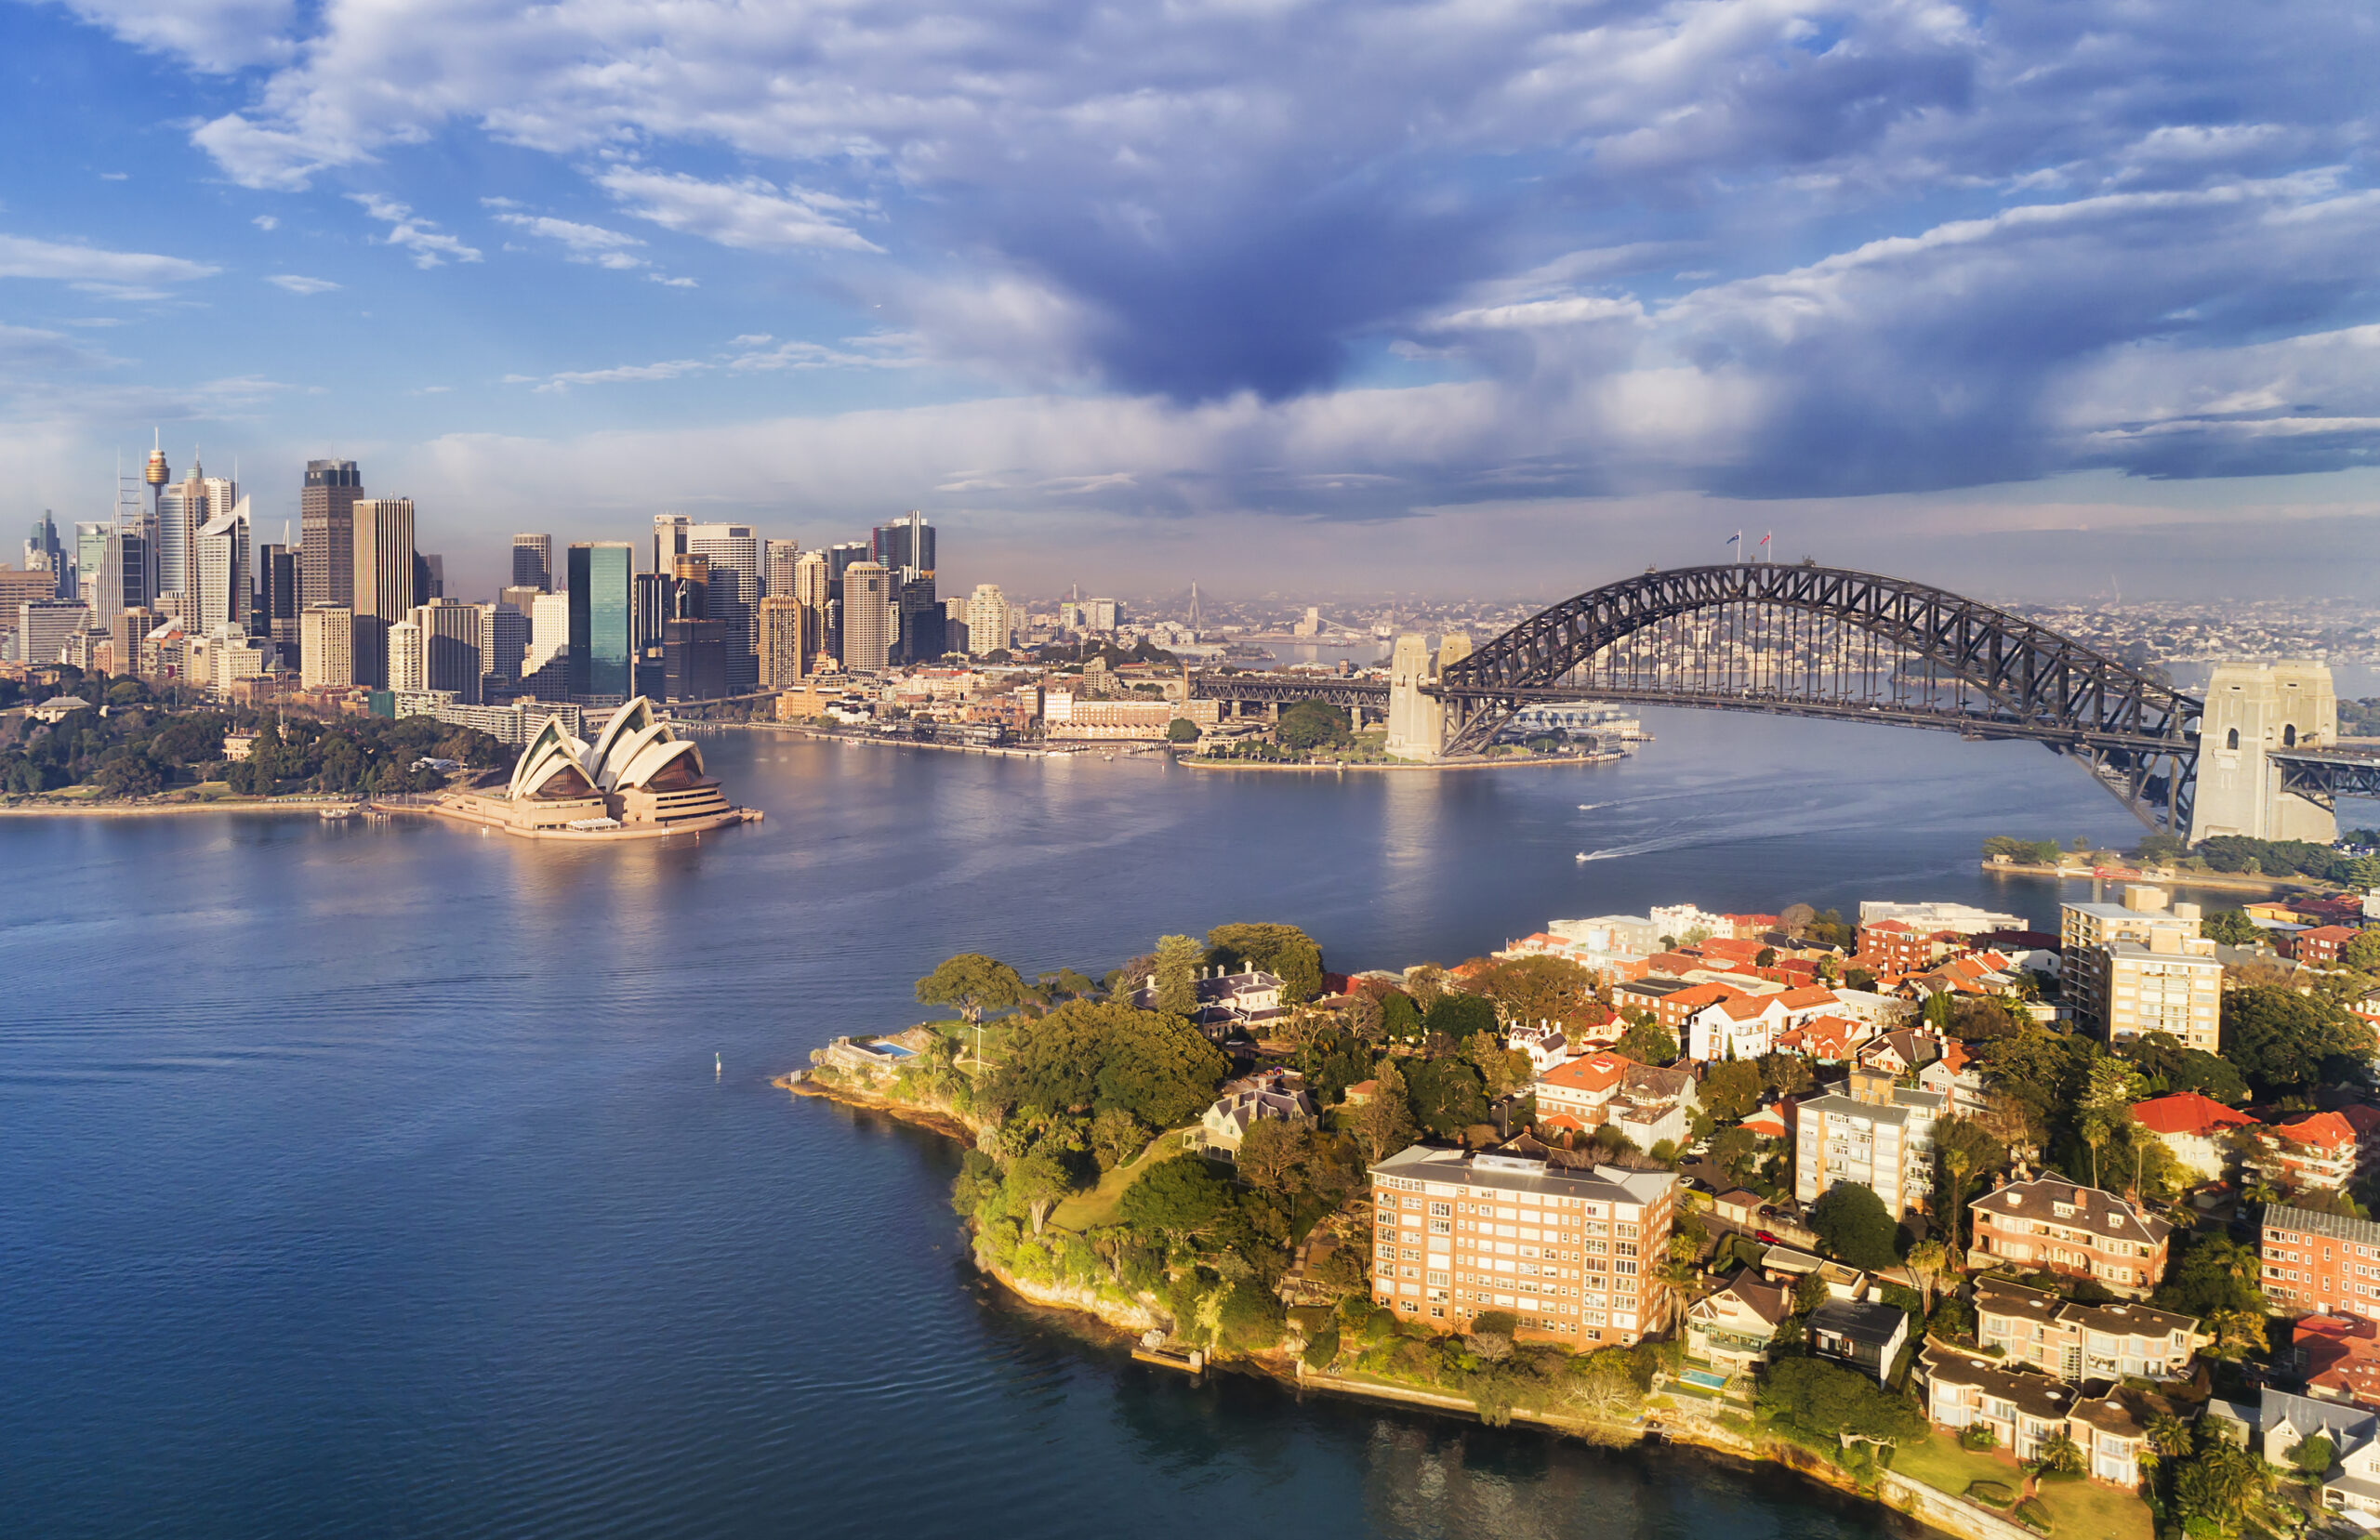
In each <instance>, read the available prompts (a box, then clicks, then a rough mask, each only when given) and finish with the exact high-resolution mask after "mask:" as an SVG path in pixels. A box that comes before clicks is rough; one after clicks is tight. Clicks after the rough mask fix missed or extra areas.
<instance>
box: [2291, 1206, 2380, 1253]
mask: <svg viewBox="0 0 2380 1540" xmlns="http://www.w3.org/2000/svg"><path fill="white" fill-rule="evenodd" d="M2277 1230H2278V1231H2304V1232H2305V1233H2307V1234H2308V1235H2327V1236H2329V1237H2330V1238H2331V1239H2332V1240H2334V1241H2348V1242H2352V1243H2354V1244H2357V1245H2365V1246H2380V1224H2374V1223H2373V1221H2371V1220H2370V1219H2349V1218H2342V1217H2340V1216H2339V1215H2336V1214H2321V1213H2317V1212H2316V1211H2314V1210H2313V1209H2310V1208H2292V1207H2290V1206H2289V1205H2288V1204H2266V1205H2265V1232H2266V1233H2267V1234H2270V1233H2271V1232H2272V1231H2277Z"/></svg>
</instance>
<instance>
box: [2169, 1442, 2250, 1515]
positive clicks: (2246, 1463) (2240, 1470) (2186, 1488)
mask: <svg viewBox="0 0 2380 1540" xmlns="http://www.w3.org/2000/svg"><path fill="white" fill-rule="evenodd" d="M2264 1490H2265V1467H2264V1462H2263V1461H2261V1460H2259V1459H2257V1458H2256V1457H2255V1456H2254V1455H2253V1454H2249V1453H2248V1452H2247V1451H2246V1450H2244V1449H2240V1448H2237V1447H2235V1446H2233V1445H2232V1444H2231V1443H2230V1442H2229V1441H2227V1440H2225V1439H2224V1438H2222V1437H2221V1436H2220V1435H2216V1434H2214V1433H2211V1432H2210V1433H2207V1434H2204V1435H2202V1438H2201V1441H2200V1444H2199V1448H2198V1451H2197V1453H2195V1454H2192V1455H2191V1456H2190V1457H2189V1458H2188V1459H2187V1460H2185V1461H2183V1462H2182V1463H2181V1464H2180V1465H2179V1466H2178V1467H2176V1468H2175V1471H2174V1506H2175V1507H2176V1508H2178V1509H2180V1510H2181V1512H2182V1513H2183V1514H2184V1515H2185V1516H2188V1517H2194V1518H2203V1519H2208V1520H2213V1521H2214V1522H2215V1524H2217V1525H2218V1526H2220V1527H2221V1528H2222V1529H2224V1530H2227V1531H2228V1530H2232V1529H2236V1528H2237V1527H2238V1526H2239V1523H2240V1520H2242V1519H2244V1518H2245V1517H2246V1516H2247V1512H2248V1508H2249V1506H2250V1505H2251V1504H2252V1503H2254V1501H2255V1499H2256V1498H2257V1497H2259V1496H2261V1495H2262V1494H2263V1493H2264Z"/></svg>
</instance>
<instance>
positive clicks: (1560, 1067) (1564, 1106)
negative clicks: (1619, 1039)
mask: <svg viewBox="0 0 2380 1540" xmlns="http://www.w3.org/2000/svg"><path fill="white" fill-rule="evenodd" d="M1628 1065H1629V1060H1625V1059H1622V1058H1621V1057H1620V1055H1618V1054H1616V1053H1613V1052H1611V1051H1610V1050H1609V1049H1605V1050H1604V1051H1602V1052H1599V1053H1591V1054H1585V1055H1582V1056H1580V1058H1577V1059H1572V1060H1567V1061H1565V1062H1563V1063H1560V1064H1556V1065H1554V1066H1553V1067H1552V1068H1551V1069H1548V1070H1546V1071H1544V1072H1543V1073H1540V1075H1539V1076H1538V1077H1537V1082H1536V1093H1537V1121H1538V1123H1539V1124H1540V1125H1541V1126H1546V1127H1552V1128H1580V1129H1585V1128H1600V1127H1601V1126H1603V1122H1604V1109H1605V1108H1606V1107H1607V1106H1608V1105H1609V1104H1610V1102H1611V1099H1613V1098H1614V1097H1616V1096H1618V1095H1619V1094H1620V1077H1621V1076H1623V1075H1625V1074H1626V1073H1628Z"/></svg>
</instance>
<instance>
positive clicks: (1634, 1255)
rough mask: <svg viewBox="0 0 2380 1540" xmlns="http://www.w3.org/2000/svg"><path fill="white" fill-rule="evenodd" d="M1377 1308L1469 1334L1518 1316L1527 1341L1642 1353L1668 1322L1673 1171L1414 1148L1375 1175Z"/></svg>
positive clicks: (1382, 1165) (1374, 1282) (1378, 1167)
mask: <svg viewBox="0 0 2380 1540" xmlns="http://www.w3.org/2000/svg"><path fill="white" fill-rule="evenodd" d="M1371 1177H1372V1200H1373V1210H1374V1212H1373V1218H1374V1220H1375V1223H1376V1226H1377V1229H1376V1231H1375V1235H1374V1240H1373V1246H1372V1258H1373V1276H1372V1298H1373V1299H1374V1300H1375V1301H1377V1302H1378V1303H1379V1304H1380V1305H1381V1306H1382V1307H1383V1308H1384V1309H1388V1310H1395V1311H1396V1312H1397V1313H1398V1314H1399V1315H1401V1316H1408V1317H1411V1318H1413V1319H1415V1320H1418V1321H1423V1322H1426V1323H1429V1325H1430V1326H1431V1328H1432V1329H1433V1330H1435V1331H1441V1332H1448V1331H1459V1332H1467V1331H1469V1330H1470V1329H1471V1322H1472V1320H1473V1318H1474V1317H1475V1316H1477V1315H1478V1314H1479V1313H1480V1312H1482V1311H1484V1310H1510V1311H1512V1312H1513V1313H1514V1315H1515V1316H1517V1317H1518V1319H1519V1322H1520V1329H1519V1335H1520V1336H1522V1337H1523V1338H1524V1339H1528V1340H1537V1341H1547V1342H1556V1343H1560V1344H1562V1345H1563V1346H1565V1347H1570V1348H1585V1347H1594V1346H1599V1345H1605V1344H1610V1343H1623V1344H1625V1343H1633V1342H1636V1341H1639V1340H1641V1339H1642V1338H1643V1337H1645V1336H1646V1335H1648V1334H1650V1333H1652V1332H1657V1331H1659V1330H1660V1329H1661V1327H1662V1326H1663V1325H1665V1324H1666V1323H1667V1298H1666V1296H1664V1295H1663V1293H1662V1292H1661V1289H1660V1285H1659V1283H1657V1282H1656V1281H1655V1278H1654V1274H1655V1272H1656V1271H1657V1270H1658V1269H1659V1266H1660V1263H1661V1256H1662V1251H1663V1248H1664V1247H1666V1246H1667V1245H1668V1244H1669V1238H1670V1221H1671V1216H1672V1213H1673V1208H1674V1205H1675V1201H1676V1188H1677V1178H1675V1177H1674V1176H1673V1175H1671V1174H1670V1173H1669V1172H1666V1171H1623V1170H1620V1169H1618V1168H1617V1167H1613V1166H1596V1167H1594V1168H1593V1169H1592V1170H1589V1169H1581V1168H1579V1167H1575V1166H1567V1165H1555V1164H1552V1163H1550V1162H1546V1161H1540V1160H1532V1159H1529V1158H1527V1157H1525V1156H1519V1155H1495V1154H1466V1153H1464V1152H1461V1151H1459V1150H1436V1149H1432V1148H1429V1147H1427V1146H1424V1145H1418V1144H1417V1145H1414V1146H1412V1147H1410V1148H1408V1149H1406V1150H1402V1151H1399V1152H1397V1153H1395V1154H1394V1155H1391V1156H1389V1157H1388V1158H1387V1159H1386V1160H1384V1161H1382V1162H1381V1163H1379V1164H1378V1165H1374V1166H1373V1167H1372V1168H1371Z"/></svg>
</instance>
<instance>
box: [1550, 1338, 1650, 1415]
mask: <svg viewBox="0 0 2380 1540" xmlns="http://www.w3.org/2000/svg"><path fill="white" fill-rule="evenodd" d="M1564 1367H1565V1374H1564V1386H1563V1389H1564V1394H1565V1397H1566V1399H1567V1400H1568V1402H1570V1404H1571V1405H1572V1406H1574V1407H1576V1408H1577V1409H1578V1410H1579V1412H1580V1414H1581V1415H1585V1416H1589V1417H1595V1418H1601V1419H1603V1420H1605V1421H1618V1420H1620V1419H1623V1418H1629V1417H1633V1416H1634V1415H1636V1413H1637V1410H1638V1409H1639V1408H1640V1407H1641V1406H1642V1405H1643V1404H1644V1400H1645V1393H1646V1391H1648V1390H1650V1389H1652V1388H1653V1363H1652V1362H1651V1358H1650V1355H1648V1354H1646V1353H1643V1352H1640V1351H1637V1350H1634V1349H1628V1348H1606V1349H1602V1350H1601V1351H1600V1352H1593V1353H1588V1354H1586V1355H1584V1356H1583V1357H1580V1358H1574V1359H1572V1360H1570V1361H1569V1362H1568V1363H1567V1364H1566V1365H1565V1366H1564Z"/></svg>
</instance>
